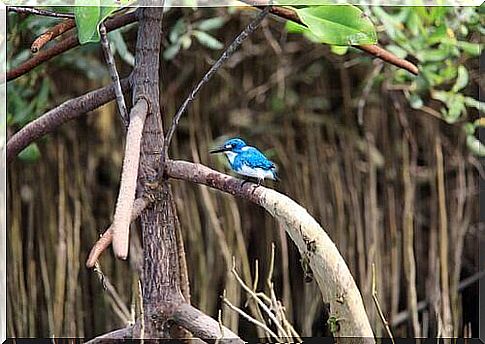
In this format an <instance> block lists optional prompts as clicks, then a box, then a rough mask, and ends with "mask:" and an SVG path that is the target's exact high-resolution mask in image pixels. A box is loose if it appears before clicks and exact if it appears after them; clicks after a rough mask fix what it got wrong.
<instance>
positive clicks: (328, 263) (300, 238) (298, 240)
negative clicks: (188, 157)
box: [107, 160, 374, 341]
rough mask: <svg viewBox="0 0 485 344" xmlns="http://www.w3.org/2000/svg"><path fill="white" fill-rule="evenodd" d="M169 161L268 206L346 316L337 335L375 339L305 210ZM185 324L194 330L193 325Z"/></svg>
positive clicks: (182, 175) (346, 274)
mask: <svg viewBox="0 0 485 344" xmlns="http://www.w3.org/2000/svg"><path fill="white" fill-rule="evenodd" d="M165 165H166V167H165V173H166V176H167V177H170V178H174V179H180V180H185V181H190V182H193V183H197V184H204V185H207V186H210V187H212V188H215V189H218V190H220V191H223V192H227V193H230V194H231V195H234V196H238V197H241V198H243V199H246V200H248V201H251V202H253V203H256V204H258V205H260V206H262V207H263V208H265V209H266V210H267V211H268V212H269V213H270V214H271V215H272V216H274V217H275V218H276V219H277V220H278V221H280V222H281V223H282V224H283V226H284V227H285V230H286V232H287V233H288V235H289V236H290V237H291V239H292V240H293V241H294V242H295V244H296V245H297V246H298V249H299V251H300V254H301V255H302V257H304V259H305V261H307V262H308V265H309V267H308V268H309V269H311V272H312V274H313V276H314V277H315V280H316V282H317V283H318V286H319V288H320V291H321V293H322V298H323V300H324V301H325V302H328V303H330V309H331V310H332V313H333V314H338V315H339V317H341V318H344V319H345V321H342V323H341V324H340V331H339V332H338V333H337V334H336V335H338V336H341V337H354V336H356V337H365V338H367V340H369V341H373V337H374V334H373V332H372V329H371V327H370V323H369V320H368V318H367V314H366V312H365V309H364V304H363V302H362V296H361V294H360V291H359V289H358V288H357V285H356V284H355V281H354V279H353V277H352V275H351V273H350V271H349V269H348V267H347V264H346V263H345V261H344V259H343V258H342V256H341V255H340V253H339V251H338V250H337V248H336V246H335V244H334V243H333V242H332V241H331V239H330V238H329V236H328V235H327V234H326V232H325V231H324V230H323V229H322V228H321V227H320V225H319V224H318V223H317V222H316V221H315V219H314V218H313V217H312V216H311V215H310V214H308V212H307V211H306V209H304V208H303V207H301V206H300V205H298V204H297V203H296V202H295V201H293V200H292V199H290V198H289V197H287V196H285V195H283V194H281V193H279V192H277V191H275V190H272V189H268V188H266V187H264V186H256V185H255V184H252V183H243V181H242V180H240V179H237V178H234V177H231V176H228V175H226V174H223V173H220V172H217V171H215V170H212V169H210V168H209V167H206V166H204V165H201V164H195V163H191V162H187V161H180V160H175V161H174V160H168V161H166V162H165ZM108 238H109V237H107V239H108ZM108 245H109V243H108ZM187 329H188V330H189V331H191V329H190V328H187Z"/></svg>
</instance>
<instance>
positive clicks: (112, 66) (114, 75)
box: [99, 24, 129, 128]
mask: <svg viewBox="0 0 485 344" xmlns="http://www.w3.org/2000/svg"><path fill="white" fill-rule="evenodd" d="M99 34H100V36H101V46H102V47H103V51H104V58H105V60H106V64H107V65H108V71H109V74H110V76H111V81H113V85H114V86H115V94H116V103H117V104H118V111H119V113H120V117H121V121H122V122H123V124H124V125H125V128H128V123H129V118H128V111H127V110H126V104H125V98H124V97H123V91H122V90H121V85H120V77H119V75H118V71H117V70H116V63H115V59H114V57H113V53H112V52H111V49H110V47H109V41H108V35H107V33H106V27H105V26H104V24H101V26H100V28H99Z"/></svg>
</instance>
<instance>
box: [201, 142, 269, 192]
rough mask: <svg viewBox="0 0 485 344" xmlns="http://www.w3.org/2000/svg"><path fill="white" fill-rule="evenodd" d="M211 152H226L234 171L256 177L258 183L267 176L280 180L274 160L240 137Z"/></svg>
mask: <svg viewBox="0 0 485 344" xmlns="http://www.w3.org/2000/svg"><path fill="white" fill-rule="evenodd" d="M210 153H211V154H216V153H224V154H225V155H226V157H227V160H229V164H230V166H231V169H232V170H233V171H234V172H236V173H238V174H240V175H243V176H246V177H252V178H256V179H257V180H258V185H261V182H262V181H263V180H264V179H266V178H267V179H272V180H275V181H277V180H278V177H277V175H276V170H277V167H276V165H275V164H274V162H272V161H271V160H269V159H268V158H267V157H266V156H265V155H264V154H263V153H261V152H260V151H259V149H257V148H255V147H252V146H248V145H247V144H246V142H244V140H242V139H240V138H237V137H235V138H232V139H229V140H227V141H226V142H224V144H223V145H222V146H221V147H219V148H217V149H214V150H211V151H210ZM246 181H247V180H246ZM246 181H245V182H246Z"/></svg>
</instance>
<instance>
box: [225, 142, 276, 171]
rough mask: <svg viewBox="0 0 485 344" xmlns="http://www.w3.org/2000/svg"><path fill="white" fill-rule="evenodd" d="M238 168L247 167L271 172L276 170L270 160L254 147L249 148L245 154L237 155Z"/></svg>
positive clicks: (236, 163) (235, 161)
mask: <svg viewBox="0 0 485 344" xmlns="http://www.w3.org/2000/svg"><path fill="white" fill-rule="evenodd" d="M234 163H235V165H237V167H236V166H235V167H236V168H238V167H240V166H241V165H247V166H249V167H252V168H258V167H259V168H262V169H264V170H271V169H275V168H276V166H275V164H274V163H273V162H272V161H271V160H268V158H266V157H265V156H264V154H263V153H261V152H260V151H259V150H258V149H257V148H254V147H247V148H246V149H245V150H244V151H243V152H241V153H240V154H238V155H237V157H236V159H235V160H234Z"/></svg>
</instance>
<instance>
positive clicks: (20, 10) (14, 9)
mask: <svg viewBox="0 0 485 344" xmlns="http://www.w3.org/2000/svg"><path fill="white" fill-rule="evenodd" d="M7 8H8V11H9V12H16V13H20V14H35V15H38V16H46V17H55V18H74V14H72V13H58V12H52V11H48V10H42V9H37V8H33V7H16V6H8V7H7Z"/></svg>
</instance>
